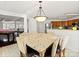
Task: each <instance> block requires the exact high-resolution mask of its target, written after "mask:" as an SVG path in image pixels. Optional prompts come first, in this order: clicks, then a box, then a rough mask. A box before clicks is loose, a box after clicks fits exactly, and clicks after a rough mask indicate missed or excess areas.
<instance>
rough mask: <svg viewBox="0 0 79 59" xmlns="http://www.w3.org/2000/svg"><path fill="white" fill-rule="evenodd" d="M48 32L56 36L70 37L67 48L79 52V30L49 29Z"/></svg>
mask: <svg viewBox="0 0 79 59" xmlns="http://www.w3.org/2000/svg"><path fill="white" fill-rule="evenodd" d="M47 31H48V32H54V33H55V34H56V35H58V36H61V37H65V36H68V37H69V39H68V42H67V45H66V47H65V48H67V49H70V50H72V51H76V52H79V30H71V29H62V30H60V29H49V30H47Z"/></svg>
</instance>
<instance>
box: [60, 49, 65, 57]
mask: <svg viewBox="0 0 79 59" xmlns="http://www.w3.org/2000/svg"><path fill="white" fill-rule="evenodd" d="M60 55H61V57H65V49H64V50H62V51H61V52H60Z"/></svg>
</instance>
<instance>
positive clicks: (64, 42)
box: [59, 36, 69, 57]
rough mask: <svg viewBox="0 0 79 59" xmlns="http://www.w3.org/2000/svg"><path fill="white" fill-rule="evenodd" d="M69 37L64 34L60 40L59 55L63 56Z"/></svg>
mask: <svg viewBox="0 0 79 59" xmlns="http://www.w3.org/2000/svg"><path fill="white" fill-rule="evenodd" d="M68 39H69V37H68V36H65V37H63V38H62V39H61V40H60V43H59V46H60V56H61V57H65V48H66V45H67V42H68Z"/></svg>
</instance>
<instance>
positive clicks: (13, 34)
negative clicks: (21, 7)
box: [13, 33, 15, 42]
mask: <svg viewBox="0 0 79 59" xmlns="http://www.w3.org/2000/svg"><path fill="white" fill-rule="evenodd" d="M14 41H15V34H14V33H13V42H14Z"/></svg>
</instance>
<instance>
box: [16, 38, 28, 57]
mask: <svg viewBox="0 0 79 59" xmlns="http://www.w3.org/2000/svg"><path fill="white" fill-rule="evenodd" d="M21 39H22V38H19V37H17V38H16V40H17V44H18V47H19V50H20V55H21V57H25V56H27V47H26V45H25V44H24V42H23V41H22V40H21Z"/></svg>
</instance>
